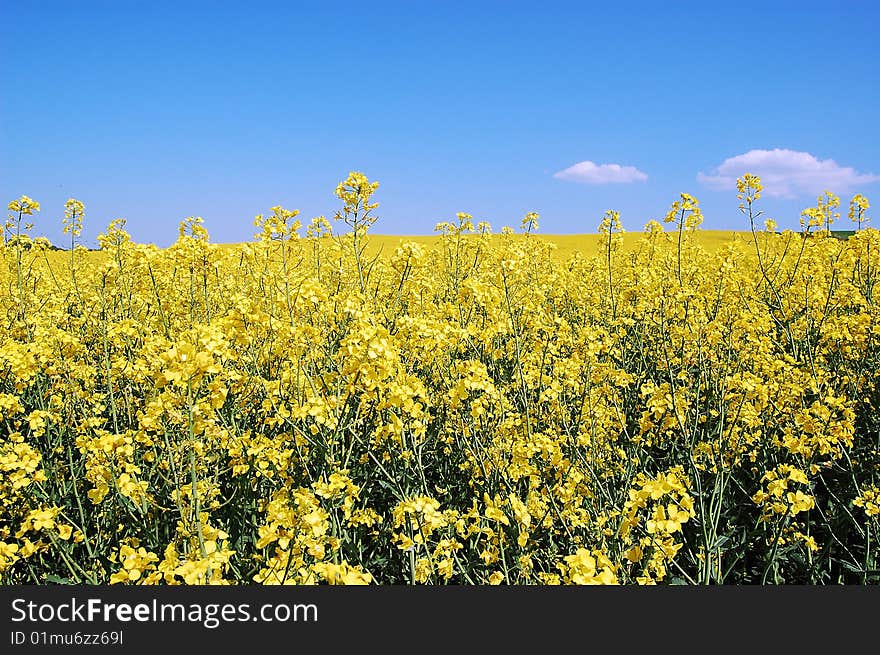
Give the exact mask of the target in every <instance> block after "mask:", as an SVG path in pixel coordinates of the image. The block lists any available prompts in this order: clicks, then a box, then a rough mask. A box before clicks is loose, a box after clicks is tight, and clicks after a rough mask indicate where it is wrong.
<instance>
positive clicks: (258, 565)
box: [0, 173, 880, 585]
mask: <svg viewBox="0 0 880 655" xmlns="http://www.w3.org/2000/svg"><path fill="white" fill-rule="evenodd" d="M376 189H377V184H376V183H375V182H370V181H369V180H367V179H366V178H365V177H364V176H363V175H361V174H359V173H352V174H351V175H350V176H349V177H348V179H346V180H345V181H344V182H342V183H340V185H339V187H338V188H337V196H338V198H339V201H340V210H339V212H338V214H337V216H336V219H337V220H336V221H335V224H334V223H331V221H327V220H325V219H323V218H317V219H314V220H312V221H311V222H310V223H308V224H307V225H302V224H301V223H300V220H299V219H298V218H297V212H295V211H289V210H287V209H284V208H282V207H273V208H272V209H271V210H270V212H269V213H267V214H265V215H262V216H258V217H257V220H256V221H255V223H256V226H257V231H258V234H257V237H256V238H255V239H254V240H253V241H252V242H248V243H243V244H237V245H224V246H220V245H217V244H213V243H211V241H210V239H209V234H208V231H207V230H206V228H205V226H204V225H203V223H202V222H201V220H200V219H198V218H190V219H187V220H185V221H183V222H182V223H181V226H180V235H179V238H178V240H177V241H176V243H174V245H173V246H171V247H169V248H166V249H159V248H156V247H154V246H149V245H142V244H136V243H133V242H132V240H131V238H130V237H129V235H128V233H127V232H126V231H125V223H124V221H122V220H117V221H114V222H113V223H111V224H110V225H109V226H108V227H107V228H106V230H105V231H104V232H103V233H102V234H101V236H100V238H99V240H100V245H101V249H100V251H94V252H93V251H87V250H85V249H84V248H81V247H76V246H77V239H78V237H79V236H80V235H81V232H82V227H83V221H84V220H88V216H86V214H85V208H84V207H83V206H82V204H81V203H79V202H78V201H75V200H70V201H68V203H67V205H66V212H65V218H64V227H65V233H66V234H67V235H68V236H69V237H70V243H69V244H67V246H66V248H67V249H65V250H57V249H52V248H50V247H49V244H48V242H47V241H45V240H44V239H35V238H31V237H30V236H29V227H30V226H29V225H28V222H30V221H41V220H43V216H44V215H45V214H47V213H48V212H43V213H41V212H40V211H39V210H40V207H39V204H38V203H37V202H36V201H35V200H32V199H30V198H28V197H26V196H23V197H21V198H20V199H18V200H15V201H13V202H11V203H9V220H8V221H7V223H6V225H5V228H4V232H3V246H2V250H0V258H2V265H0V320H2V321H3V328H4V329H3V331H2V333H0V582H2V583H3V584H19V583H25V584H60V583H86V584H107V583H110V584H325V583H329V584H464V585H483V584H511V585H525V584H538V585H550V584H626V585H630V584H632V585H635V584H790V583H808V584H860V585H864V584H876V583H877V582H880V558H878V555H877V553H878V538H880V487H878V484H880V411H878V410H880V385H878V382H880V325H878V317H880V306H878V305H877V304H876V302H875V300H874V296H873V291H874V288H875V283H876V282H877V280H878V276H880V232H878V231H876V230H874V229H871V228H869V227H868V226H867V220H868V216H867V210H868V207H869V205H868V202H867V200H866V199H865V198H864V197H862V196H855V197H854V198H853V199H852V201H851V202H850V207H849V217H850V218H851V219H852V221H853V225H852V227H853V229H855V230H856V231H855V233H854V234H853V235H852V236H850V237H849V238H848V239H836V238H831V234H830V228H831V226H832V223H834V222H835V221H836V220H838V219H839V214H840V212H839V211H838V210H839V205H840V200H839V199H838V198H837V197H836V196H834V195H832V194H830V193H827V194H825V195H824V196H822V197H820V198H819V200H818V202H817V205H816V206H815V207H811V208H808V209H806V210H805V211H804V213H803V215H802V217H801V219H802V221H801V222H802V226H803V228H802V230H801V231H783V232H777V231H776V230H775V226H774V225H773V224H772V222H768V223H766V224H765V223H763V222H762V221H760V215H761V214H760V209H759V207H760V192H761V184H760V180H758V179H757V178H755V177H753V176H749V175H747V176H745V177H744V178H741V179H740V181H739V186H738V191H739V193H738V194H737V196H738V202H739V204H740V210H741V212H742V220H743V224H742V231H741V232H739V233H736V234H734V233H726V234H724V233H712V234H709V233H705V232H703V231H702V230H701V229H700V224H701V222H702V215H701V212H700V208H699V204H698V202H697V201H696V199H694V198H693V197H691V196H689V195H687V194H682V196H681V198H680V200H677V201H676V202H675V203H673V204H672V206H671V208H670V209H669V213H668V214H667V216H666V221H665V223H660V222H653V221H652V222H651V223H649V224H648V225H647V226H646V228H645V230H644V232H642V233H627V234H623V232H622V230H621V227H620V223H619V217H618V215H617V214H616V213H615V212H608V213H607V214H606V216H605V218H604V219H603V220H602V222H601V224H600V225H599V233H598V234H596V235H591V236H584V237H572V236H569V237H554V238H550V237H544V236H539V235H538V234H536V231H537V230H538V221H539V216H538V215H537V214H532V213H530V214H528V215H526V217H525V218H524V219H523V221H522V224H521V225H520V226H518V228H517V229H516V230H510V229H505V230H502V231H501V232H498V233H493V231H492V228H491V226H489V225H486V224H484V223H479V224H477V225H474V223H473V219H472V218H471V217H470V216H468V215H467V214H459V215H458V216H457V217H456V220H455V221H452V222H449V223H442V224H440V225H438V226H437V228H438V229H437V232H438V235H437V236H436V237H432V238H411V239H410V238H401V237H372V236H371V232H374V231H377V229H376V225H374V222H375V215H376V213H375V210H376V206H377V203H376V202H375V198H374V194H375V192H376ZM734 202H736V201H734ZM47 220H48V219H47ZM62 245H64V244H62ZM69 246H74V247H69Z"/></svg>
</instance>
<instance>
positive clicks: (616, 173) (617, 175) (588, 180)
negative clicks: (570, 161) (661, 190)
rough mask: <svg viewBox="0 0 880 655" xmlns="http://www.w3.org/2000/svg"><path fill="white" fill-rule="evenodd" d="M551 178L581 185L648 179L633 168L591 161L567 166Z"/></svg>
mask: <svg viewBox="0 0 880 655" xmlns="http://www.w3.org/2000/svg"><path fill="white" fill-rule="evenodd" d="M553 177H555V178H557V179H560V180H569V181H571V182H580V183H582V184H615V183H628V182H644V181H645V180H647V179H648V176H647V175H645V174H644V173H643V172H642V171H640V170H639V169H638V168H636V167H635V166H621V165H620V164H594V163H593V162H591V161H582V162H580V163H577V164H575V165H574V166H569V167H568V168H566V169H565V170H564V171H559V172H558V173H554V174H553Z"/></svg>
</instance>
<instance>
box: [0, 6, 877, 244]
mask: <svg viewBox="0 0 880 655" xmlns="http://www.w3.org/2000/svg"><path fill="white" fill-rule="evenodd" d="M878 19H880V3H876V2H869V1H863V2H855V1H852V2H834V3H832V2H825V3H817V2H809V1H804V0H799V1H797V2H764V3H750V2H737V3H714V2H672V3H667V2H650V3H649V2H624V1H621V2H614V3H608V2H602V3H595V4H594V3H590V2H584V1H582V2H575V3H564V2H551V1H548V2H540V3H536V2H527V3H518V2H460V3H459V2H416V1H412V0H411V1H410V2H400V3H391V2H359V3H348V2H345V1H341V0H340V1H336V2H333V3H327V2H308V3H298V2H265V1H264V2H260V1H258V0H254V1H251V2H247V3H245V2H187V1H186V0H178V1H176V2H162V1H160V0H151V1H149V2H136V1H134V0H116V1H113V2H111V1H107V2H93V1H87V0H79V1H77V2H73V1H68V2H39V1H37V0H0V91H2V93H0V193H2V199H3V201H4V202H8V201H9V200H12V199H13V198H15V197H18V196H19V195H21V194H26V195H29V196H31V197H32V198H34V199H36V200H38V201H40V203H41V204H42V211H41V212H40V214H39V215H38V216H37V220H36V223H37V227H36V230H35V232H36V233H37V234H43V235H45V236H48V237H49V238H50V239H52V240H53V241H55V242H56V243H64V241H63V238H62V236H61V217H62V215H63V204H64V201H65V200H66V199H67V198H69V197H71V196H73V197H76V198H78V199H80V200H82V201H83V202H84V203H85V204H86V220H85V225H86V227H85V231H84V235H83V237H84V238H83V242H84V244H85V245H93V244H94V243H95V237H96V236H97V234H98V233H99V232H101V231H102V230H103V229H104V228H105V227H106V225H107V223H108V222H109V221H111V220H112V219H114V218H117V217H125V218H126V219H127V220H128V229H129V231H130V232H131V233H132V235H133V237H134V238H135V239H136V240H138V241H142V242H153V243H156V244H158V245H168V244H170V243H171V242H173V240H174V239H175V238H176V235H177V225H178V223H179V222H180V221H181V220H182V219H183V218H185V217H187V216H192V215H197V216H202V217H204V219H205V225H206V227H207V228H208V230H209V232H210V233H211V238H212V240H213V241H216V242H230V241H243V240H249V239H251V238H252V237H253V233H254V228H253V225H252V221H253V217H254V215H255V214H257V213H261V212H267V211H268V208H269V207H271V206H272V205H275V204H281V205H284V206H285V207H288V208H290V209H300V210H301V212H302V214H301V218H303V219H305V221H307V220H308V219H309V218H311V217H313V216H317V215H319V214H323V215H326V216H327V217H328V218H329V217H332V215H333V213H334V211H335V210H336V209H337V208H338V207H339V202H338V200H337V199H336V198H335V196H334V195H333V190H334V188H335V186H336V184H337V183H338V182H339V181H340V180H341V179H343V178H344V177H345V176H346V175H347V173H348V171H350V170H360V171H363V172H364V173H365V174H366V175H367V176H368V177H369V178H370V179H376V180H378V181H379V182H380V185H381V186H380V187H379V190H378V191H377V194H376V199H377V200H378V201H379V202H380V207H379V209H378V211H377V214H378V216H379V222H378V223H377V225H376V227H375V228H374V230H375V231H376V232H378V233H385V234H431V233H432V232H433V228H434V225H435V224H436V223H437V222H439V221H444V220H450V219H452V218H453V217H454V215H455V213H456V212H459V211H463V212H468V213H470V214H472V215H473V216H474V219H475V220H487V221H489V222H490V223H491V224H492V226H493V228H494V229H495V230H500V228H501V227H502V226H503V225H511V226H515V227H518V226H519V221H520V219H521V218H522V216H523V215H524V214H525V213H526V212H528V211H537V212H538V213H539V214H541V221H540V224H541V226H540V230H539V232H541V233H545V234H553V233H576V232H594V231H595V230H596V226H597V225H598V223H599V221H600V220H601V217H602V214H603V213H604V211H605V210H606V209H617V210H618V211H620V212H621V219H622V221H623V224H624V226H625V227H626V229H627V230H641V229H642V228H643V226H644V224H645V223H646V222H647V221H649V220H651V219H657V218H661V217H662V216H663V215H664V214H665V212H666V210H667V208H668V207H669V205H670V203H671V202H672V201H673V200H675V199H677V198H678V194H679V193H680V192H687V193H691V194H692V195H695V196H696V197H697V198H698V199H699V200H700V203H701V206H702V207H703V211H704V213H705V223H704V227H706V228H710V229H741V228H745V226H746V225H745V222H744V219H743V218H742V216H741V215H740V214H739V212H738V211H737V209H736V207H737V201H736V193H735V191H733V190H731V189H730V188H729V187H730V184H731V182H732V180H733V179H735V177H736V175H738V174H740V173H741V172H742V171H740V169H742V168H745V167H748V168H752V169H755V168H756V167H757V168H759V169H761V170H763V171H766V175H767V176H768V179H770V180H772V185H768V187H769V188H768V191H770V193H768V194H767V195H766V197H765V199H764V200H763V205H764V209H765V211H766V212H767V214H768V215H769V216H772V217H773V218H774V219H776V220H777V222H778V223H779V225H780V226H781V227H792V228H794V227H796V226H797V224H798V217H799V213H800V210H801V209H803V208H805V207H808V206H810V205H812V204H815V200H816V195H817V193H816V190H817V189H822V188H824V187H825V186H826V185H833V186H832V187H831V190H832V191H835V192H837V193H839V194H840V195H841V196H842V197H843V201H844V205H845V204H846V202H847V201H848V199H849V198H850V197H851V196H852V195H853V194H854V193H857V192H861V193H863V194H864V195H866V196H868V198H869V200H873V201H874V203H875V205H876V206H880V193H878V191H880V177H878V176H880V154H878V148H877V146H878V143H880V139H878V136H880V133H878V120H877V119H878V107H880V91H878V88H880V85H878V84H877V82H878V80H877V64H876V62H877V61H880V45H878V44H880V39H878V38H877V33H876V26H877V22H878ZM872 62H873V63H872ZM761 151H766V152H763V153H762V152H761ZM583 162H587V163H583ZM578 164H580V166H575V165H578ZM612 165H617V166H619V167H620V168H615V167H614V166H612ZM572 167H575V168H573V169H572ZM566 170H568V172H567V173H563V171H566ZM753 172H760V171H755V170H753ZM771 194H772V195H771ZM873 212H874V208H873V207H872V209H871V210H869V214H872V213H873ZM846 222H847V221H846V216H845V211H844V212H843V218H842V220H841V223H846ZM878 222H880V221H878ZM841 227H844V228H845V227H847V226H846V225H841Z"/></svg>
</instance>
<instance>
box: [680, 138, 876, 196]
mask: <svg viewBox="0 0 880 655" xmlns="http://www.w3.org/2000/svg"><path fill="white" fill-rule="evenodd" d="M745 173H751V174H753V175H757V176H758V177H760V178H761V183H762V184H763V185H764V193H765V194H766V195H768V196H776V197H779V198H794V197H796V196H801V195H808V194H809V195H820V194H822V193H823V192H824V191H826V190H828V191H831V192H832V193H835V194H842V193H846V192H847V191H849V190H850V189H852V188H853V187H855V186H858V185H860V184H871V183H873V182H877V181H880V176H878V175H873V174H871V173H859V172H858V171H856V170H855V169H854V168H849V167H846V166H840V165H839V164H838V163H837V162H835V161H834V160H833V159H817V158H816V157H814V156H813V155H811V154H810V153H808V152H798V151H797V150H785V149H780V148H774V149H773V150H749V151H748V152H747V153H745V154H742V155H737V156H736V157H729V158H728V159H725V160H724V161H723V162H722V163H721V165H720V166H718V168H716V169H715V171H714V172H712V173H710V174H709V175H706V174H705V173H698V174H697V181H699V182H700V184H702V185H704V186H706V187H708V188H710V189H714V190H716V191H720V190H725V189H735V188H736V179H737V178H738V177H742V176H743V174H745Z"/></svg>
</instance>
